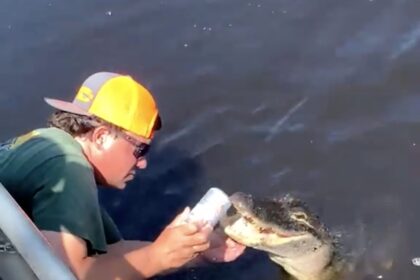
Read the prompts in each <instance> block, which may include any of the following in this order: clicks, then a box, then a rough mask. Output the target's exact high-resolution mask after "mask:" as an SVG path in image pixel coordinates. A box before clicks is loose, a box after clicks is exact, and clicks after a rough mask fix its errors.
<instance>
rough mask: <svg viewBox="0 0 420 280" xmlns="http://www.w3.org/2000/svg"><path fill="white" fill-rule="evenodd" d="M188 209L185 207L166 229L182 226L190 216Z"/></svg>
mask: <svg viewBox="0 0 420 280" xmlns="http://www.w3.org/2000/svg"><path fill="white" fill-rule="evenodd" d="M190 211H191V209H190V207H185V209H184V211H182V212H181V213H180V214H178V215H177V216H176V217H175V219H174V220H173V221H172V222H171V223H170V224H169V226H168V227H176V226H179V225H181V224H184V223H185V222H186V221H187V218H188V215H189V214H190Z"/></svg>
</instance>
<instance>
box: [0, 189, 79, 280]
mask: <svg viewBox="0 0 420 280" xmlns="http://www.w3.org/2000/svg"><path fill="white" fill-rule="evenodd" d="M0 212H1V215H0V229H1V230H2V231H3V233H4V234H5V235H6V236H7V238H8V239H9V240H10V242H11V243H12V244H13V247H14V248H15V249H16V251H17V252H18V253H19V254H20V255H21V256H22V258H23V259H24V260H25V261H26V263H27V264H28V266H29V267H30V268H31V269H32V271H33V273H34V274H35V275H36V276H37V277H38V279H40V280H76V277H75V276H74V274H73V273H72V272H71V271H70V269H69V268H68V267H67V266H66V265H65V264H64V263H63V262H62V261H61V260H60V259H59V258H58V257H56V255H55V254H54V253H53V251H52V249H51V247H50V246H49V244H48V242H47V241H46V240H45V238H44V237H43V235H42V234H41V232H40V231H39V230H38V228H37V227H36V226H35V225H34V224H33V223H32V221H31V220H30V219H29V218H28V216H27V215H26V213H25V212H24V211H23V210H22V209H21V208H20V206H19V205H18V204H17V203H16V201H15V200H14V199H13V197H12V196H11V195H10V194H9V192H8V191H7V190H6V189H5V188H4V186H3V185H2V184H1V183H0ZM4 280H7V279H4ZM22 280H25V279H22Z"/></svg>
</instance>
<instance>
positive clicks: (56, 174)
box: [28, 155, 107, 255]
mask: <svg viewBox="0 0 420 280" xmlns="http://www.w3.org/2000/svg"><path fill="white" fill-rule="evenodd" d="M28 180H29V181H30V183H32V184H36V185H37V191H36V193H35V195H34V196H33V200H32V213H31V215H32V219H33V221H34V223H35V224H36V225H37V226H38V228H39V229H41V230H50V231H56V232H63V231H66V232H70V233H72V234H74V235H76V236H78V237H80V238H82V239H84V240H85V241H86V244H87V249H88V254H89V255H92V254H96V253H104V252H106V244H107V242H106V236H105V230H104V224H103V220H102V213H101V209H100V206H99V203H98V196H97V187H96V183H95V178H94V175H93V170H92V169H91V168H90V167H89V166H86V163H85V162H83V160H81V159H80V158H79V157H76V156H69V155H66V156H64V155H63V156H56V157H53V158H51V159H49V160H47V161H46V162H44V163H43V164H41V165H40V166H38V167H37V168H35V169H34V170H33V172H31V174H30V176H29V178H28Z"/></svg>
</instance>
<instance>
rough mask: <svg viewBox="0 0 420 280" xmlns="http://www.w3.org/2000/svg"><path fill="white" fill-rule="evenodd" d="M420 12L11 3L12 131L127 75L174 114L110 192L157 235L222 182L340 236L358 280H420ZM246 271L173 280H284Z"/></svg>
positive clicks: (249, 259) (126, 214)
mask: <svg viewBox="0 0 420 280" xmlns="http://www.w3.org/2000/svg"><path fill="white" fill-rule="evenodd" d="M419 39H420V2H419V1H417V0H406V1H404V0H394V1H391V0H372V1H369V0H353V1H348V0H318V1H309V0H276V1H274V0H260V1H255V0H251V1H248V0H245V1H244V0H230V1H220V0H208V1H201V0H153V1H135V0H119V1H109V0H107V1H105V0H101V1H98V0H97V1H86V0H84V1H81V0H74V1H58V0H51V1H46V0H39V1H29V0H27V1H22V0H3V1H1V2H0V120H1V121H0V135H1V138H2V139H4V138H8V137H10V136H12V135H15V134H18V133H22V132H24V131H26V130H29V129H31V128H34V127H39V126H42V125H43V123H44V120H45V118H46V117H47V115H48V114H49V113H50V110H49V108H47V106H46V105H44V104H43V101H42V97H43V96H51V97H61V98H72V96H73V93H74V91H75V90H76V89H77V87H78V85H79V84H80V83H81V82H82V80H83V79H84V78H85V77H86V76H88V75H89V74H91V73H93V72H96V71H100V70H107V71H117V72H122V73H129V74H132V75H133V76H134V77H136V78H137V79H138V80H140V81H142V82H143V83H144V84H145V85H146V86H147V87H148V88H149V89H151V91H152V92H153V93H154V94H155V96H156V98H157V100H158V104H159V107H160V108H161V112H162V115H163V118H164V130H163V131H162V132H160V133H159V135H158V136H157V139H156V141H155V143H154V149H153V151H152V153H151V155H150V160H149V168H148V170H146V171H145V172H143V173H142V174H140V175H139V176H138V177H137V178H136V180H135V181H134V182H133V183H132V184H131V185H129V187H128V188H127V190H126V191H124V192H120V193H118V192H114V191H106V192H103V193H102V198H103V199H104V202H105V204H106V205H107V206H108V208H109V209H110V211H111V213H112V214H113V216H114V217H115V218H116V220H117V222H118V224H119V226H120V228H121V230H122V232H123V234H124V235H125V236H126V237H127V238H147V239H153V238H155V237H156V235H157V234H158V232H159V231H160V230H161V229H162V227H163V226H164V225H166V224H167V223H168V222H169V221H170V220H171V219H172V217H173V216H174V215H175V214H176V213H177V212H178V211H180V209H182V208H183V207H184V206H185V205H192V204H194V203H195V202H196V201H197V200H198V198H199V197H200V196H201V195H202V194H204V192H205V191H206V190H207V189H208V188H209V187H210V186H218V187H220V188H223V189H224V190H225V191H226V192H228V193H231V192H234V191H243V192H249V193H252V194H255V195H259V196H279V195H282V194H284V193H288V192H289V193H292V194H295V195H297V196H299V197H301V198H303V199H305V200H306V201H308V203H309V205H310V206H312V209H314V210H315V211H316V212H318V213H319V214H320V216H321V218H322V220H323V221H324V222H325V223H326V224H327V225H328V226H329V228H330V229H331V230H332V231H333V232H334V233H336V234H338V235H340V236H341V239H342V243H343V244H344V247H345V248H346V249H347V251H348V253H349V254H350V255H351V256H352V257H353V258H355V259H356V260H357V261H358V263H359V265H358V268H357V275H356V276H354V279H419V277H420V268H418V267H416V266H414V265H413V264H412V261H411V260H412V258H414V257H417V256H420V241H419V240H418V239H419V238H418V237H419V236H420V221H419V219H418V213H420V206H419V203H418V200H419V199H420V190H419V188H420V172H419V169H420V126H419V123H420V48H419V46H420V44H419ZM276 275H277V268H276V266H275V265H274V264H273V263H271V262H270V261H269V260H268V259H267V257H266V256H265V255H264V254H262V253H259V252H256V251H253V250H248V251H247V252H246V254H245V255H244V256H243V257H241V258H240V259H239V260H238V261H236V262H234V263H231V264H223V265H217V266H213V267H208V268H205V269H196V270H194V271H187V272H182V273H178V274H175V275H172V276H167V277H163V278H162V279H277V276H276Z"/></svg>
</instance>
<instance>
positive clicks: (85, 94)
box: [75, 86, 95, 103]
mask: <svg viewBox="0 0 420 280" xmlns="http://www.w3.org/2000/svg"><path fill="white" fill-rule="evenodd" d="M94 97H95V95H94V94H93V92H92V90H91V89H90V88H88V87H84V86H82V87H81V88H80V90H79V92H78V93H77V95H76V98H75V99H76V100H78V101H81V102H83V103H90V102H92V100H93V98H94Z"/></svg>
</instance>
